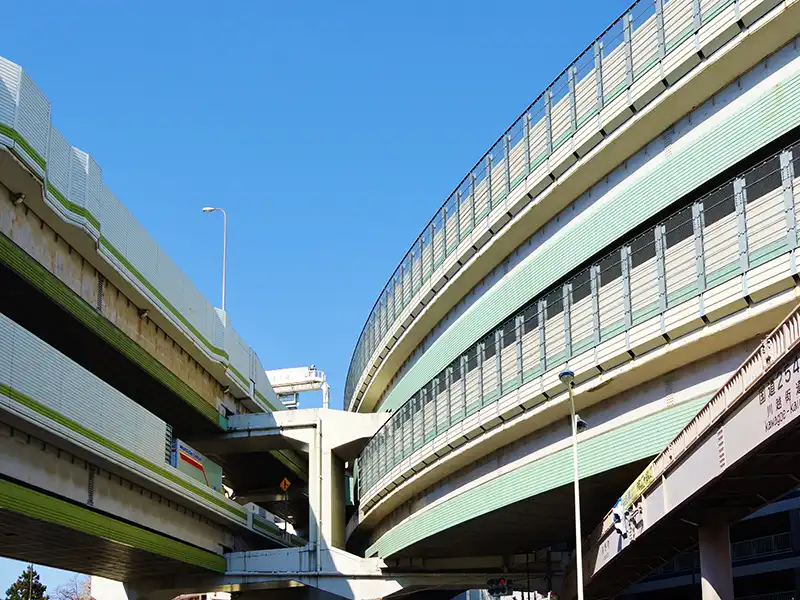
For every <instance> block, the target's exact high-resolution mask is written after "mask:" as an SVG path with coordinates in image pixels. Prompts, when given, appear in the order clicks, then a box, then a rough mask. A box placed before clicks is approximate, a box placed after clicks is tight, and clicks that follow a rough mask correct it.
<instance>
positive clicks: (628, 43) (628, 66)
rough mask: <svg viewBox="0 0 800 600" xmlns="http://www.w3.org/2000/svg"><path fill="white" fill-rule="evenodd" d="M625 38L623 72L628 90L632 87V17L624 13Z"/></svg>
mask: <svg viewBox="0 0 800 600" xmlns="http://www.w3.org/2000/svg"><path fill="white" fill-rule="evenodd" d="M622 27H623V32H624V38H625V40H624V41H625V72H626V81H627V83H628V88H630V87H631V86H632V85H633V15H631V13H625V15H624V16H623V17H622Z"/></svg>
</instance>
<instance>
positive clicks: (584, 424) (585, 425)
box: [575, 414, 589, 433]
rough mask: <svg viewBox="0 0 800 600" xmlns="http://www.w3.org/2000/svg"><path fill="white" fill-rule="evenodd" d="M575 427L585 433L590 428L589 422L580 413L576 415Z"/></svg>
mask: <svg viewBox="0 0 800 600" xmlns="http://www.w3.org/2000/svg"><path fill="white" fill-rule="evenodd" d="M575 429H577V430H578V433H583V432H584V431H586V430H587V429H589V424H588V423H587V422H586V421H584V420H583V419H581V416H580V415H578V414H576V415H575Z"/></svg>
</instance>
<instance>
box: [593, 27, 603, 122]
mask: <svg viewBox="0 0 800 600" xmlns="http://www.w3.org/2000/svg"><path fill="white" fill-rule="evenodd" d="M594 78H595V86H596V88H597V89H596V93H597V112H600V111H601V110H602V109H603V42H601V41H600V40H596V41H595V43H594Z"/></svg>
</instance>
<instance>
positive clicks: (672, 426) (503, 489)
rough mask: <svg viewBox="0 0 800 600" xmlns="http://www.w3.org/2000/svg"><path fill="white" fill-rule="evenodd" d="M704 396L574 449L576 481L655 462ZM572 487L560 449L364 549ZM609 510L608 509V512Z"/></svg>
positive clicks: (385, 551)
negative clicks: (648, 460)
mask: <svg viewBox="0 0 800 600" xmlns="http://www.w3.org/2000/svg"><path fill="white" fill-rule="evenodd" d="M708 398H710V396H705V397H702V398H696V399H694V400H691V401H689V402H684V403H683V404H680V405H678V406H675V407H673V408H671V409H667V410H664V411H662V412H660V413H657V414H654V415H650V416H648V417H645V418H643V419H640V420H639V421H636V422H634V423H629V424H627V425H623V426H622V427H619V428H617V429H614V430H612V431H609V432H607V433H604V434H602V435H598V436H597V437H594V438H591V439H588V440H584V441H582V442H580V443H579V445H578V456H579V461H580V467H579V468H580V476H581V478H587V477H591V476H593V475H597V474H599V473H603V472H605V471H609V470H611V469H614V468H616V467H619V466H622V465H625V464H628V463H631V462H634V461H637V460H641V459H644V458H648V457H651V456H655V455H656V454H657V453H658V452H659V451H660V450H661V449H662V448H663V447H664V446H665V445H666V444H668V443H669V442H670V441H671V440H672V439H673V438H674V437H675V435H677V434H678V432H679V431H680V430H681V429H682V428H683V427H684V426H685V425H686V424H687V423H688V422H689V421H690V420H691V418H692V417H694V415H695V414H697V411H698V410H700V408H701V407H702V406H703V405H704V404H705V403H706V402H707V401H708ZM571 481H572V450H571V449H570V448H565V449H563V450H560V451H558V452H556V453H554V454H551V455H549V456H545V457H543V458H541V459H539V460H536V461H534V462H532V463H529V464H527V465H524V466H522V467H519V468H518V469H515V470H513V471H511V472H509V473H506V474H504V475H501V476H499V477H496V478H495V479H492V480H491V481H487V482H486V483H483V484H481V485H479V486H476V487H474V488H471V489H469V490H467V491H465V492H463V493H461V494H459V495H457V496H455V497H453V498H451V499H449V500H446V501H444V502H442V503H440V504H439V505H437V506H435V507H433V508H431V509H429V510H427V511H424V512H420V513H419V514H417V515H415V516H412V517H411V518H410V519H408V520H406V521H404V522H402V523H401V524H399V525H396V526H395V527H393V528H392V529H390V530H389V531H387V532H386V533H385V534H383V535H382V536H381V537H380V539H378V541H377V542H375V543H374V544H373V545H372V546H370V547H369V548H368V549H367V556H374V555H378V556H380V557H382V558H385V557H389V556H391V555H392V554H394V553H396V552H398V551H400V550H402V549H403V548H406V547H408V546H410V545H411V544H414V543H416V542H418V541H420V540H422V539H425V538H427V537H430V536H432V535H435V534H437V533H441V532H442V531H445V530H447V529H449V528H450V527H453V526H455V525H458V524H459V523H463V522H464V521H467V520H469V519H474V518H477V517H480V516H481V515H485V514H487V513H490V512H492V511H495V510H498V509H500V508H502V507H504V506H508V505H509V504H513V503H514V502H519V501H520V500H524V499H526V498H530V497H532V496H536V495H538V494H542V493H544V492H547V491H549V490H552V489H555V488H557V487H560V486H563V485H567V484H569V483H570V482H571ZM609 508H610V507H609Z"/></svg>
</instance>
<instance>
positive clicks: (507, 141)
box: [503, 134, 511, 197]
mask: <svg viewBox="0 0 800 600" xmlns="http://www.w3.org/2000/svg"><path fill="white" fill-rule="evenodd" d="M503 149H504V150H503V151H504V152H505V153H506V168H505V172H506V197H508V195H509V194H510V193H511V136H509V135H508V134H506V135H504V136H503Z"/></svg>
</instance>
